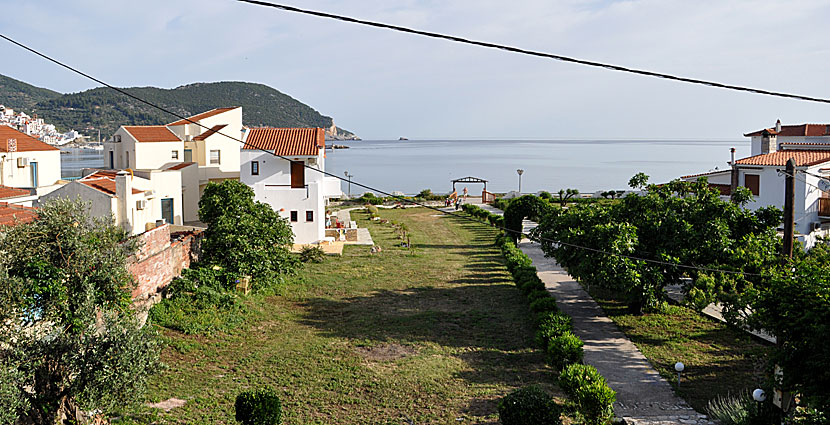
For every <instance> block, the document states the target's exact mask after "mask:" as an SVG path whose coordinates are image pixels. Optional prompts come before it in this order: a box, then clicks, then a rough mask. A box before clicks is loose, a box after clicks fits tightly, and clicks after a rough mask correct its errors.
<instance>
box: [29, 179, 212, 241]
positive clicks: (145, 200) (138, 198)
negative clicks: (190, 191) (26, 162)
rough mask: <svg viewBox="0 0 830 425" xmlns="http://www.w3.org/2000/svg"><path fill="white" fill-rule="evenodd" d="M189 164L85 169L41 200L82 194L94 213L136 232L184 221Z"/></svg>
mask: <svg viewBox="0 0 830 425" xmlns="http://www.w3.org/2000/svg"><path fill="white" fill-rule="evenodd" d="M188 166H189V164H188ZM188 166H184V168H181V169H176V168H173V169H168V170H142V171H133V172H130V171H125V170H121V171H115V170H84V172H85V173H89V174H87V175H86V176H84V177H82V178H81V179H79V180H75V181H73V182H70V183H68V184H66V185H64V186H62V187H61V188H60V189H58V190H55V191H54V192H52V193H49V194H48V195H45V196H42V197H41V199H40V202H48V201H49V200H51V199H57V198H68V199H78V198H80V199H82V200H84V201H87V202H89V203H90V204H91V214H92V216H94V217H108V216H111V217H112V218H113V221H114V223H115V224H116V225H119V226H121V227H122V228H124V229H125V230H127V231H129V232H130V233H131V234H133V235H136V234H139V233H143V232H145V231H147V230H149V229H153V228H155V227H156V226H157V225H158V224H161V223H171V224H183V210H182V201H181V199H182V192H181V187H182V170H183V169H185V168H187V167H188ZM190 168H193V169H194V171H195V168H196V167H190Z"/></svg>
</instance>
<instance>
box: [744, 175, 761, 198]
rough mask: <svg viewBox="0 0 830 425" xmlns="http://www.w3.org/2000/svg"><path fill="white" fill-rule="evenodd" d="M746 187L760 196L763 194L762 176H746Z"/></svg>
mask: <svg viewBox="0 0 830 425" xmlns="http://www.w3.org/2000/svg"><path fill="white" fill-rule="evenodd" d="M744 186H746V188H747V189H749V191H750V192H752V194H753V195H755V196H758V194H760V193H761V176H759V175H758V174H744Z"/></svg>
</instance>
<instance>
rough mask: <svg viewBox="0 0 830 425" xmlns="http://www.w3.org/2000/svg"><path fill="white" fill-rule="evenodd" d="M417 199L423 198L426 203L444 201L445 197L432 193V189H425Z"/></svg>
mask: <svg viewBox="0 0 830 425" xmlns="http://www.w3.org/2000/svg"><path fill="white" fill-rule="evenodd" d="M416 198H421V199H423V200H425V201H440V200H442V199H444V198H445V196H443V195H437V194H435V193H432V189H424V190H422V191H421V192H420V193H419V194H418V195H417V196H416Z"/></svg>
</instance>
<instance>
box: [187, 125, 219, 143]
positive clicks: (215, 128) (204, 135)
mask: <svg viewBox="0 0 830 425" xmlns="http://www.w3.org/2000/svg"><path fill="white" fill-rule="evenodd" d="M227 126H228V125H227V124H219V125H214V126H213V127H211V129H210V130H208V131H206V132H204V133H202V134H200V135H198V136H196V137H194V138H193V140H205V139H207V138H208V137H210V136H213V135H214V134H215V133H216V132H217V131H219V130H221V129H223V128H225V127H227Z"/></svg>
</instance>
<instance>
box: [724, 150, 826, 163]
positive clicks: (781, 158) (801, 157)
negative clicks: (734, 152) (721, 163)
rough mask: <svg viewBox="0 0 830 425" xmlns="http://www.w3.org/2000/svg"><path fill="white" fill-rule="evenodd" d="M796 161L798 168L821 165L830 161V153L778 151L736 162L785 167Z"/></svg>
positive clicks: (824, 151)
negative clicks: (793, 160) (791, 160)
mask: <svg viewBox="0 0 830 425" xmlns="http://www.w3.org/2000/svg"><path fill="white" fill-rule="evenodd" d="M790 158H793V159H795V165H796V166H797V167H803V166H809V165H816V164H821V163H824V162H828V161H830V151H827V150H821V151H817V150H792V151H777V152H772V153H767V154H761V155H755V156H750V157H748V158H743V159H739V160H737V161H735V163H736V164H738V165H777V166H781V167H783V166H785V165H787V161H788V160H789V159H790Z"/></svg>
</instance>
